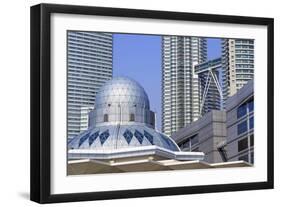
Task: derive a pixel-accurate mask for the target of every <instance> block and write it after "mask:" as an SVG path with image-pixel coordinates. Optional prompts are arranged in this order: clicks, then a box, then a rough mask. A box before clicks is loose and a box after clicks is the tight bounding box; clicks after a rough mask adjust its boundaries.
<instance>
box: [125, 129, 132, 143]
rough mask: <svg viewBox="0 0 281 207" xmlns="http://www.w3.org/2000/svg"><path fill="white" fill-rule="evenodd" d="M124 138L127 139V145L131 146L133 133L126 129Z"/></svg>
mask: <svg viewBox="0 0 281 207" xmlns="http://www.w3.org/2000/svg"><path fill="white" fill-rule="evenodd" d="M123 136H124V137H125V139H126V141H127V143H128V144H130V142H131V140H132V138H133V136H134V135H133V133H132V132H131V131H130V130H128V129H126V131H125V132H124V134H123Z"/></svg>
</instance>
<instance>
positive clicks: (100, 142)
mask: <svg viewBox="0 0 281 207" xmlns="http://www.w3.org/2000/svg"><path fill="white" fill-rule="evenodd" d="M93 112H94V116H93V117H92V118H93V120H92V121H91V123H93V125H91V126H90V127H89V128H88V130H86V131H84V132H82V133H80V134H79V135H77V136H76V137H74V138H72V139H71V140H70V141H69V142H68V168H67V172H68V175H79V174H93V173H117V172H118V173H120V172H138V171H156V170H187V169H198V168H200V169H201V168H215V167H219V168H221V167H245V166H248V164H247V163H246V162H244V161H234V162H231V163H215V164H214V163H206V162H204V161H202V160H203V159H204V153H202V152H195V151H182V150H181V149H180V148H179V147H178V145H177V144H176V143H175V142H174V141H173V140H172V139H171V138H170V137H168V136H166V135H165V134H163V133H161V132H158V131H156V130H155V119H154V118H155V115H154V112H153V111H151V110H150V104H149V99H148V96H147V94H146V92H145V90H144V89H143V87H142V86H141V85H140V84H138V83H137V82H136V81H134V80H132V79H128V78H123V77H118V78H113V79H112V80H110V81H108V82H107V83H106V84H105V85H103V86H102V87H101V88H100V90H99V92H98V94H97V96H96V104H95V108H94V110H93Z"/></svg>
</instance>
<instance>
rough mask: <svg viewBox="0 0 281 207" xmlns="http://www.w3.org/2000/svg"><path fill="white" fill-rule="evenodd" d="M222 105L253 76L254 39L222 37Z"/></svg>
mask: <svg viewBox="0 0 281 207" xmlns="http://www.w3.org/2000/svg"><path fill="white" fill-rule="evenodd" d="M222 68H223V70H222V71H223V94H224V105H225V101H226V99H227V98H228V97H230V96H233V95H234V94H235V93H236V92H237V91H238V90H239V89H240V88H242V87H243V86H244V85H245V84H247V82H248V81H249V80H251V79H253V78H254V40H251V39H222Z"/></svg>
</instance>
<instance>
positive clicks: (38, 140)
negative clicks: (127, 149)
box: [30, 4, 274, 203]
mask: <svg viewBox="0 0 281 207" xmlns="http://www.w3.org/2000/svg"><path fill="white" fill-rule="evenodd" d="M52 13H67V14H83V15H100V16H112V17H133V18H151V19H165V20H182V21H194V22H207V23H214V22H216V23H236V24H248V25H264V26H267V35H268V36H267V43H268V47H267V59H268V63H267V73H268V80H267V81H268V85H267V93H268V97H267V104H268V108H267V113H268V117H267V124H268V131H267V181H265V182H249V183H238V184H221V185H204V186H188V187H168V188H154V189H137V190H121V191H106V192H86V193H74V194H51V193H50V189H51V186H50V169H51V163H50V150H51V149H50V147H51V143H50V136H51V134H50V130H51V114H50V111H51V110H50V107H51V104H50V103H51V97H52V96H51V90H50V88H51V85H50V84H51V81H50V80H51V70H50V66H51V65H50V58H51V56H50V52H51V50H50V32H51V27H50V26H51V25H50V16H51V14H52ZM30 25H31V27H30V28H31V31H30V32H31V36H30V47H31V54H30V55H31V56H30V63H31V73H30V75H31V89H30V90H31V100H30V101H31V106H30V107H31V129H30V131H31V137H30V142H31V151H30V162H31V168H30V172H31V173H30V199H31V200H32V201H35V202H38V203H54V202H70V201H88V200H103V199H118V198H134V197H147V196H166V195H179V194H195V193H211V192H223V191H241V190H255V189H271V188H273V187H274V183H273V177H274V147H273V136H274V101H273V100H274V82H273V81H274V78H273V77H274V76H273V74H274V71H273V67H274V65H273V62H274V59H273V57H274V54H273V53H274V48H273V45H274V40H273V38H274V31H273V29H274V20H273V19H272V18H260V17H246V16H228V15H213V14H199V13H182V12H168V11H152V10H135V9H120V8H104V7H89V6H73V5H56V4H39V5H35V6H32V7H31V21H30Z"/></svg>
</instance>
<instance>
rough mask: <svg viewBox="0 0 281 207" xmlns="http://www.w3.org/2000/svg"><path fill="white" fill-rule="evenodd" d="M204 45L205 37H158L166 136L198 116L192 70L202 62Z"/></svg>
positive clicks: (197, 87) (195, 82) (204, 50)
mask: <svg viewBox="0 0 281 207" xmlns="http://www.w3.org/2000/svg"><path fill="white" fill-rule="evenodd" d="M206 44H207V42H206V39H205V38H198V37H182V36H163V37H162V131H163V132H164V133H165V134H167V135H169V136H170V135H171V134H172V133H173V132H176V131H177V130H178V129H180V128H182V127H184V126H185V125H187V124H189V123H191V122H192V121H195V120H196V119H198V117H199V115H200V113H199V105H200V92H199V90H200V87H199V83H198V75H197V74H196V73H195V71H194V67H195V65H197V64H198V63H202V62H205V61H206V59H207V48H206V47H207V45H206Z"/></svg>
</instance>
